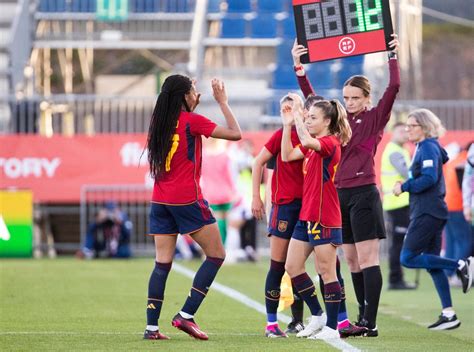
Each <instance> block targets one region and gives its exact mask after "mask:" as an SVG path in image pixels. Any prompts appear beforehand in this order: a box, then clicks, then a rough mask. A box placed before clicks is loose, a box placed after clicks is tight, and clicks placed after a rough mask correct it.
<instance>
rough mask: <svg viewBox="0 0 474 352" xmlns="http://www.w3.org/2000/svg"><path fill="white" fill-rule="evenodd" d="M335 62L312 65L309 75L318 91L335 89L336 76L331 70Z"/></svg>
mask: <svg viewBox="0 0 474 352" xmlns="http://www.w3.org/2000/svg"><path fill="white" fill-rule="evenodd" d="M332 65H333V61H323V62H317V63H315V64H312V65H311V66H310V68H309V69H308V72H307V75H308V78H309V80H310V82H311V83H312V85H313V88H314V89H315V90H316V91H319V90H321V89H331V88H333V87H334V83H335V82H334V74H333V72H332V70H331V68H332Z"/></svg>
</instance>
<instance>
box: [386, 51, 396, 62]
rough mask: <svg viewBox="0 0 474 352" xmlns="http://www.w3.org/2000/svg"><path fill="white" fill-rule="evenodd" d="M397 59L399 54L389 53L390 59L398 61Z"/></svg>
mask: <svg viewBox="0 0 474 352" xmlns="http://www.w3.org/2000/svg"><path fill="white" fill-rule="evenodd" d="M396 58H397V53H395V52H393V51H390V52H389V53H388V59H389V60H390V59H396Z"/></svg>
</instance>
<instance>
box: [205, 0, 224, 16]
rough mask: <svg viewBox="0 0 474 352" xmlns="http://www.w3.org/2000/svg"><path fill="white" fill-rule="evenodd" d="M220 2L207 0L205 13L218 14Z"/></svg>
mask: <svg viewBox="0 0 474 352" xmlns="http://www.w3.org/2000/svg"><path fill="white" fill-rule="evenodd" d="M221 4H222V0H208V2H207V12H208V13H218V12H220V11H221Z"/></svg>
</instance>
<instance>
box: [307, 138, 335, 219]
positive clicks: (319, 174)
mask: <svg viewBox="0 0 474 352" xmlns="http://www.w3.org/2000/svg"><path fill="white" fill-rule="evenodd" d="M318 140H319V142H320V143H321V150H320V151H319V152H316V151H314V150H312V149H306V148H303V147H300V149H301V151H302V152H303V154H304V155H305V159H304V163H303V174H304V184H303V204H302V207H301V212H300V220H304V221H315V222H319V223H320V224H321V225H322V226H324V227H341V222H342V220H341V209H340V207H339V198H338V196H337V192H336V187H335V186H334V174H335V173H336V169H337V165H338V164H339V161H340V160H341V142H340V141H339V139H338V138H337V137H335V136H324V137H322V138H318Z"/></svg>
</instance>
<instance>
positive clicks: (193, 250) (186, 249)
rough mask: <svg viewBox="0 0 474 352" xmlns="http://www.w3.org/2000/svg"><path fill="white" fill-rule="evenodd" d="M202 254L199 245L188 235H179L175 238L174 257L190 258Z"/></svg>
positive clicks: (198, 256)
mask: <svg viewBox="0 0 474 352" xmlns="http://www.w3.org/2000/svg"><path fill="white" fill-rule="evenodd" d="M201 256H202V250H201V247H199V245H198V244H197V243H196V242H194V240H193V239H192V238H191V236H189V235H180V236H178V238H177V240H176V249H175V253H174V257H175V258H176V259H183V260H191V259H198V258H201Z"/></svg>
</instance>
